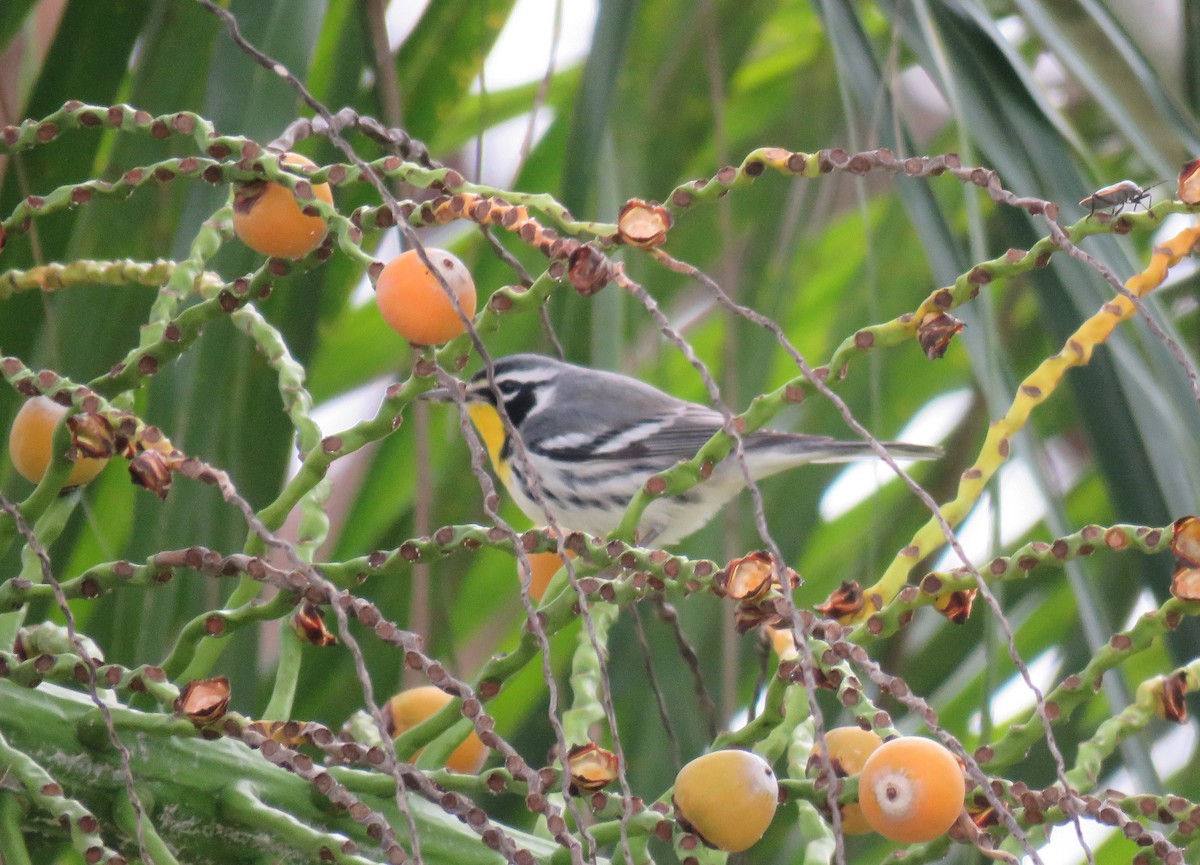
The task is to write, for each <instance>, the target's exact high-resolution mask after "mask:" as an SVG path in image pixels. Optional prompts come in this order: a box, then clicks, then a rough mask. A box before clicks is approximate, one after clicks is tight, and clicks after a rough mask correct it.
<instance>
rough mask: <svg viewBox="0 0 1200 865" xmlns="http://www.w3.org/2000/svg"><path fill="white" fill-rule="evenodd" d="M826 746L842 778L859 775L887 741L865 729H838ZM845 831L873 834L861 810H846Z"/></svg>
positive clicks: (830, 733) (827, 737)
mask: <svg viewBox="0 0 1200 865" xmlns="http://www.w3.org/2000/svg"><path fill="white" fill-rule="evenodd" d="M825 744H826V746H827V747H828V748H829V759H830V760H832V761H833V766H834V771H835V772H837V774H838V775H843V774H845V775H857V774H858V773H859V772H861V771H862V767H863V764H864V763H866V762H867V757H869V756H871V754H872V753H873V752H874V751H875V749H876V748H878V747H879V746H880V745H882V744H883V740H882V739H880V738H879V734H878V733H875V732H874V731H872V730H864V729H862V728H861V727H834V728H833V729H832V730H827V731H826V732H825ZM810 765H811V764H810ZM842 831H843V832H845V833H846V834H847V835H865V834H866V833H868V832H870V831H871V824H870V823H868V822H867V818H866V817H864V816H863V812H862V807H861V806H859V805H844V806H842Z"/></svg>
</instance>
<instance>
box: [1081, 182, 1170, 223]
mask: <svg viewBox="0 0 1200 865" xmlns="http://www.w3.org/2000/svg"><path fill="white" fill-rule="evenodd" d="M1162 182H1163V181H1159V182H1158V183H1152V184H1150V185H1149V186H1145V187H1143V186H1138V185H1137V184H1136V183H1134V182H1133V181H1132V180H1122V181H1121V182H1120V183H1114V184H1112V185H1111V186H1106V187H1104V188H1103V189H1097V190H1096V191H1095V192H1093V193H1092V194H1091V195H1089V196H1088V197H1087V198H1085V199H1084V200H1083V201H1081V202H1079V206H1080V207H1087V208H1090V212H1089V213H1088V216H1095V215H1096V208H1098V207H1099V208H1104V207H1112V208H1115V209H1114V210H1113V211H1112V213H1111V214H1110V215H1111V216H1116V215H1117V214H1118V213H1120V212H1121V211H1122V210H1124V209H1125V207H1126V205H1129V206H1132V207H1137V206H1138V205H1139V204H1141V205H1142V207H1143V208H1145V209H1146V210H1149V209H1150V205H1149V204H1145V203H1144V202H1147V201H1149V200H1150V190H1151V189H1153V188H1154V187H1156V186H1159V185H1160V184H1161V183H1162Z"/></svg>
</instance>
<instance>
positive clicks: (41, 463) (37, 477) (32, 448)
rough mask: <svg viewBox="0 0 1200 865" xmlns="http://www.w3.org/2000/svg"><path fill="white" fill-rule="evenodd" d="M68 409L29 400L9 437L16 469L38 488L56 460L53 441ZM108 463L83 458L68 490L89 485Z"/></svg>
mask: <svg viewBox="0 0 1200 865" xmlns="http://www.w3.org/2000/svg"><path fill="white" fill-rule="evenodd" d="M66 413H67V408H66V406H62V405H59V404H58V403H56V402H55V401H54V400H52V399H50V398H49V397H45V396H35V397H33V398H31V399H27V400H25V404H24V405H22V406H21V408H20V410H19V411H18V412H17V416H16V418H14V419H13V424H12V430H11V431H10V432H9V434H8V453H9V455H10V456H11V457H12V463H13V467H14V468H15V469H16V470H17V471H18V472H20V473H21V475H22V476H24V478H25V479H26V480H27V481H29V482H30V483H33V484H36V483H39V482H40V481H41V480H42V477H43V476H44V475H45V474H46V469H47V467H48V466H49V465H50V460H51V458H52V456H53V454H52V453H51V441H52V440H53V438H54V428H55V426H56V425H57V424H58V422H59V421H60V420H62V418H63V416H64V415H66ZM107 463H108V460H105V459H96V458H91V457H81V458H79V459H77V460H75V465H74V466H73V467H72V468H71V474H70V476H69V477H68V478H67V482H66V484H65V486H68V487H77V486H82V485H83V484H86V483H87V482H88V481H90V480H91V479H92V478H94V477H95V476H96V475H98V474H100V470H101V469H103V468H104V466H105V465H106V464H107Z"/></svg>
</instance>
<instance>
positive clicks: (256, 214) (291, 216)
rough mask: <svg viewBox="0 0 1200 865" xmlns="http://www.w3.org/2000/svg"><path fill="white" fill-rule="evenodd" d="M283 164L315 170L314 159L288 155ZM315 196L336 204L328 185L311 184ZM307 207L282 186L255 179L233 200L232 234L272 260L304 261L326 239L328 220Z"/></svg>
mask: <svg viewBox="0 0 1200 865" xmlns="http://www.w3.org/2000/svg"><path fill="white" fill-rule="evenodd" d="M280 161H281V162H282V163H283V164H284V165H295V166H299V167H302V168H316V167H317V164H316V163H315V162H313V161H312V160H311V159H308V158H306V157H304V156H301V155H300V154H298V153H285V154H284V155H283V157H282V159H281V160H280ZM312 191H313V196H314V197H316V198H319V199H321V201H324V202H325V203H326V204H333V191H332V190H331V189H330V188H329V184H328V183H314V184H312ZM304 206H305V204H304V203H303V202H301V201H300V200H299V199H297V198H296V197H295V196H294V195H293V194H292V191H291V190H290V189H288V188H287V187H286V186H283V185H282V184H279V183H272V182H270V181H267V180H255V181H251V182H250V183H243V184H241V185H240V186H239V187H238V190H237V193H236V194H235V195H234V197H233V233H234V234H236V235H237V236H238V239H240V240H241V241H242V243H244V244H246V246H248V247H250V248H251V249H253V250H254V251H255V252H258V253H261V254H262V255H269V256H272V257H273V258H303V257H304V256H306V255H308V254H309V253H310V252H312V251H313V250H314V249H316V248H317V247H318V246H320V245H321V241H323V240H324V239H325V232H326V225H325V220H323V219H321V217H319V216H313V215H309V214H306V213H305V212H304V210H303V208H304Z"/></svg>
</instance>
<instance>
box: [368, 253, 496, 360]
mask: <svg viewBox="0 0 1200 865" xmlns="http://www.w3.org/2000/svg"><path fill="white" fill-rule="evenodd" d="M425 255H426V257H427V258H428V259H429V261H430V262H431V263H432V264H433V266H434V267H435V268H437V271H438V273H440V274H441V275H442V278H443V279H444V280H445V281H446V284H447V285H449V286H450V290H451V291H453V292H454V296H455V297H456V298H458V305H459V306H460V307H462V311H463V314H464V315H465V316H466V317H467V318H471V317H472V316H473V315H475V280H474V279H472V278H471V272H470V271H469V270H467V266H466V265H465V264H463V263H462V262H461V261H459V260H458V258H457V257H455V256H454V255H452V254H451V253H449V252H446V251H445V250H444V249H434V248H433V247H426V248H425ZM375 302H376V303H377V304H378V305H379V312H380V314H381V315H382V316H383V320H384V321H386V322H387V323H388V324H389V325H390V326H391V328H392V330H394V331H396V333H398V334H400V335H401V336H402V337H404V338H405V339H407V340H408V341H409V342H411V343H415V344H416V345H437V344H438V343H442V342H446V341H447V340H450V339H453V338H454V337H456V336H458V335H459V334H460V333H463V332H465V331H466V329H467V326H466V324H465V323H464V322H463V320H462V318H460V317H459V314H458V312H457V311H456V310H455V309H454V304H452V303H451V302H450V298H449V297H447V295H446V290H445V288H443V287H442V283H441V280H439V279H438V278H437V277H436V276H434V274H433V272H432V271H430V269H429V268H428V267H426V266H425V262H423V261H422V260H421V256H420V254H419V253H418V252H417V250H415V249H410V250H407V251H406V252H402V253H400V254H399V255H398V256H396V257H395V258H393V259H392V260H391V261H389V262H388V263H387V264H386V265H384V268H383V270H382V271H380V273H379V277H378V278H377V279H376V280H375Z"/></svg>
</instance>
